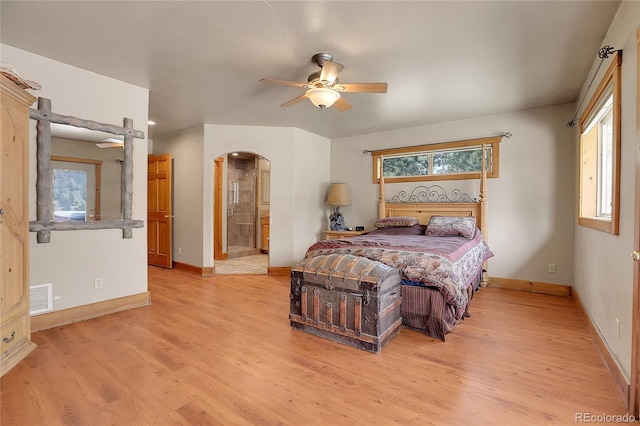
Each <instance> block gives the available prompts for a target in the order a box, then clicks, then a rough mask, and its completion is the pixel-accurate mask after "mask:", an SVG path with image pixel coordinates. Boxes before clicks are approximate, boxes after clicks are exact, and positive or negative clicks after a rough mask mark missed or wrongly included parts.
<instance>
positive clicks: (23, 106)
mask: <svg viewBox="0 0 640 426" xmlns="http://www.w3.org/2000/svg"><path fill="white" fill-rule="evenodd" d="M0 90H1V95H0V99H1V101H2V113H1V114H0V129H1V132H2V136H1V139H0V156H1V158H0V268H1V271H2V272H1V276H0V339H2V340H1V341H0V345H1V349H2V351H1V354H0V375H4V374H5V373H6V372H7V371H9V370H10V369H11V368H13V367H14V366H15V365H16V364H17V363H18V362H19V361H20V360H22V359H23V358H24V357H25V356H27V355H28V354H29V353H30V352H31V351H32V350H34V349H35V347H36V345H35V344H34V343H33V342H32V341H31V324H30V317H29V106H31V104H33V102H34V101H35V99H36V98H35V97H34V96H32V95H31V94H30V93H28V92H27V91H25V90H24V89H22V88H21V87H19V86H17V85H16V84H15V83H14V82H12V81H11V80H9V79H8V78H6V77H5V76H4V75H0Z"/></svg>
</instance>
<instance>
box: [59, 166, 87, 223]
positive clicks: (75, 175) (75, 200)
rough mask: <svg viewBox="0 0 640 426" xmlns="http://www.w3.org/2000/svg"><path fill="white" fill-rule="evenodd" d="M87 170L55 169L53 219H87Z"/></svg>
mask: <svg viewBox="0 0 640 426" xmlns="http://www.w3.org/2000/svg"><path fill="white" fill-rule="evenodd" d="M86 206H87V172H85V171H82V170H69V169H53V220H54V221H56V222H58V221H63V220H86V213H85V212H86Z"/></svg>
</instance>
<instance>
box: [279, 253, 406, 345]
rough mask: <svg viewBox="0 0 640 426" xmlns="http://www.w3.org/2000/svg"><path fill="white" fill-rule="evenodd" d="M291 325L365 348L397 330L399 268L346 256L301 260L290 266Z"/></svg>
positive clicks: (389, 336)
mask: <svg viewBox="0 0 640 426" xmlns="http://www.w3.org/2000/svg"><path fill="white" fill-rule="evenodd" d="M290 299H291V302H290V313H289V320H290V322H291V326H292V327H293V328H296V329H298V330H302V331H305V332H307V333H310V334H314V335H316V336H320V337H325V338H327V339H330V340H333V341H335V342H339V343H343V344H346V345H349V346H353V347H355V348H358V349H363V350H366V351H370V352H380V350H381V349H382V346H384V345H385V344H386V343H387V342H388V341H389V340H390V339H391V338H392V337H393V336H395V335H396V334H398V333H399V332H400V325H401V324H402V318H400V305H401V303H402V297H401V295H400V271H399V270H398V269H396V268H392V267H390V266H387V265H385V264H383V263H380V262H376V261H373V260H369V259H366V258H364V257H358V256H353V255H350V254H346V255H340V254H330V255H325V256H316V257H312V258H309V259H305V260H303V261H302V262H300V263H299V264H298V265H296V266H295V267H293V268H292V269H291V295H290Z"/></svg>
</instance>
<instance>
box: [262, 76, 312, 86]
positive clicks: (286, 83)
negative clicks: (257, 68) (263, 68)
mask: <svg viewBox="0 0 640 426" xmlns="http://www.w3.org/2000/svg"><path fill="white" fill-rule="evenodd" d="M260 81H262V82H264V83H270V84H280V85H282V86H294V87H307V86H308V84H307V83H299V82H297V81H287V80H276V79H273V78H261V79H260Z"/></svg>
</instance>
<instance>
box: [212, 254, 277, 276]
mask: <svg viewBox="0 0 640 426" xmlns="http://www.w3.org/2000/svg"><path fill="white" fill-rule="evenodd" d="M268 265H269V255H267V254H254V255H251V256H242V257H236V258H233V259H228V260H216V261H215V268H216V269H215V274H216V275H229V274H264V275H266V274H267V266H268Z"/></svg>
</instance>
